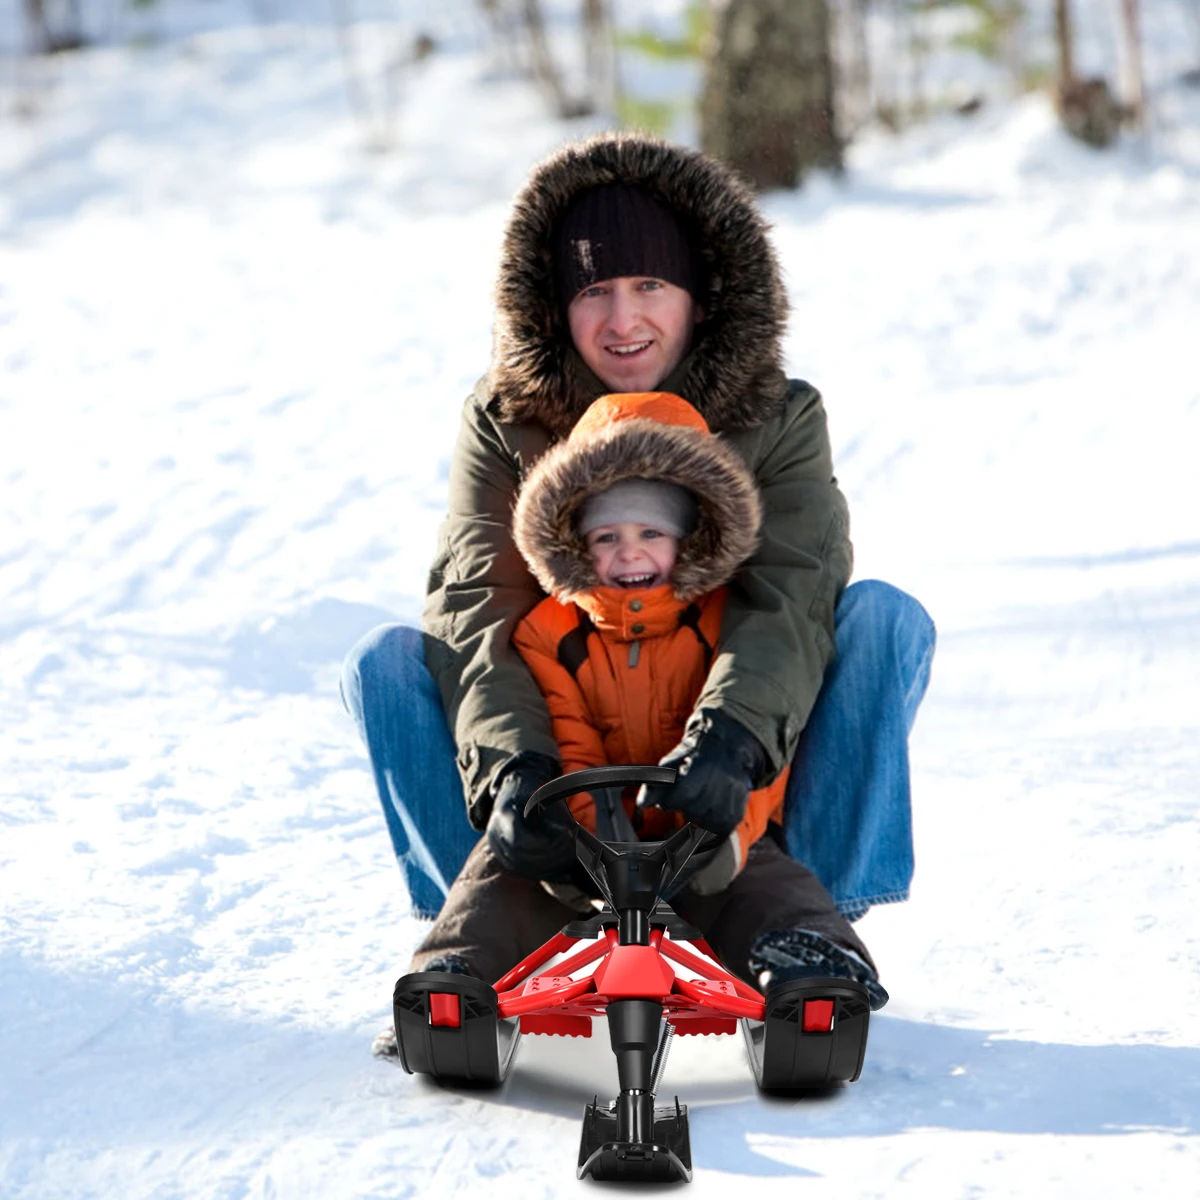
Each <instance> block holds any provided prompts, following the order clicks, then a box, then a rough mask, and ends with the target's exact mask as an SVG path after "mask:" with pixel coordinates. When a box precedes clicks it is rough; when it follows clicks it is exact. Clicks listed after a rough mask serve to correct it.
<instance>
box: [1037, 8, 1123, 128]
mask: <svg viewBox="0 0 1200 1200" xmlns="http://www.w3.org/2000/svg"><path fill="white" fill-rule="evenodd" d="M1054 33H1055V38H1056V40H1057V42H1058V86H1057V88H1056V89H1055V96H1054V99H1055V107H1056V108H1057V109H1058V116H1059V120H1061V121H1062V124H1063V128H1064V129H1065V130H1066V131H1067V132H1068V133H1069V134H1070V135H1071V136H1072V137H1075V138H1078V139H1079V140H1080V141H1081V142H1086V143H1087V144H1088V145H1089V146H1095V147H1097V148H1103V147H1104V146H1109V145H1111V144H1112V141H1113V139H1114V138H1115V137H1116V136H1117V129H1118V126H1119V124H1120V119H1121V115H1122V114H1121V107H1120V105H1118V104H1117V103H1116V101H1115V100H1114V99H1113V95H1112V90H1111V89H1110V88H1109V86H1108V81H1107V80H1105V79H1102V78H1099V77H1097V78H1092V79H1080V78H1079V77H1078V76H1077V75H1076V74H1075V33H1074V27H1073V24H1072V18H1071V2H1070V0H1054Z"/></svg>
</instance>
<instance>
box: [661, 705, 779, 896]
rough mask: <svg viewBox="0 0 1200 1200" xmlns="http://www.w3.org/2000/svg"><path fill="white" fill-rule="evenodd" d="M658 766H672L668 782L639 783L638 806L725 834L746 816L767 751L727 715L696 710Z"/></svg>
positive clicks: (762, 770)
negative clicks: (673, 772) (668, 812)
mask: <svg viewBox="0 0 1200 1200" xmlns="http://www.w3.org/2000/svg"><path fill="white" fill-rule="evenodd" d="M660 766H664V767H674V768H675V769H676V771H677V772H678V774H677V775H676V777H675V782H674V784H670V785H668V784H654V785H652V786H649V787H643V788H642V790H641V792H640V793H639V794H638V805H639V807H645V806H647V805H652V806H655V807H658V808H665V809H669V810H671V811H673V812H679V813H682V814H683V815H684V816H685V817H686V818H687V819H688V820H689V821H691V822H692V823H693V824H694V825H699V826H700V828H701V829H708V830H710V831H711V832H712V833H718V834H720V835H721V836H722V837H727V836H728V835H729V834H731V833H732V832H733V831H734V830H735V829H736V828H737V827H738V825H739V824H741V820H742V818H743V817H744V816H745V815H746V804H747V802H748V801H749V799H750V792H751V791H752V790H753V788H754V781H755V780H756V779H758V778H759V777H760V776H762V775H763V774H765V772H766V770H767V754H766V751H765V750H764V749H763V748H762V746H761V745H760V744H759V741H758V739H757V738H756V737H755V736H754V735H753V734H752V733H750V732H749V731H748V730H747V729H745V728H744V727H743V726H742V725H739V724H738V722H737V721H735V720H734V719H733V718H732V717H727V716H725V714H724V713H722V712H719V711H701V712H698V713H693V714H692V716H691V717H690V718H689V720H688V723H687V726H686V728H685V729H684V732H683V740H682V741H681V742H680V743H679V745H678V746H676V747H675V749H674V750H672V751H671V752H670V753H669V754H668V755H667V756H666V757H665V758H663V759H662V760H661V762H660ZM731 878H732V876H731Z"/></svg>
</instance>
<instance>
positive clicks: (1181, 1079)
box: [428, 1016, 1200, 1175]
mask: <svg viewBox="0 0 1200 1200" xmlns="http://www.w3.org/2000/svg"><path fill="white" fill-rule="evenodd" d="M525 1040H526V1042H528V1041H529V1040H530V1039H525ZM540 1040H544V1041H551V1040H554V1041H557V1040H558V1039H540ZM739 1040H740V1038H739ZM578 1044H579V1045H580V1046H584V1045H586V1046H587V1049H586V1050H578V1049H576V1047H575V1046H571V1047H566V1046H562V1047H561V1049H559V1050H557V1051H555V1052H551V1053H552V1057H548V1056H547V1055H545V1054H543V1055H542V1056H541V1061H538V1062H536V1063H533V1064H532V1069H529V1068H530V1064H529V1063H528V1061H527V1056H526V1046H524V1045H523V1046H522V1048H521V1052H520V1053H521V1056H522V1057H520V1058H518V1061H517V1064H516V1066H515V1067H514V1069H513V1074H512V1075H511V1076H510V1078H509V1080H508V1082H507V1083H506V1084H505V1085H504V1087H503V1088H500V1089H497V1090H496V1091H495V1092H492V1093H482V1094H481V1095H482V1096H484V1097H486V1096H489V1095H490V1096H492V1097H494V1099H495V1101H496V1102H497V1103H503V1104H505V1105H508V1106H512V1107H516V1108H525V1109H529V1110H532V1111H535V1112H544V1113H552V1114H554V1115H557V1116H563V1117H570V1116H577V1115H579V1114H581V1113H582V1111H583V1105H584V1104H586V1103H587V1102H588V1101H590V1100H591V1099H592V1097H593V1095H594V1094H597V1093H598V1094H599V1095H600V1096H601V1098H602V1099H608V1100H611V1099H612V1095H615V1083H616V1080H615V1070H614V1069H613V1068H612V1066H611V1064H610V1063H609V1062H607V1061H604V1060H606V1059H609V1060H610V1059H611V1053H610V1052H609V1050H608V1040H607V1037H606V1036H605V1029H604V1025H603V1024H602V1023H599V1024H597V1026H596V1028H595V1031H594V1033H593V1037H592V1038H591V1039H590V1043H583V1042H582V1041H580V1042H579V1043H578ZM560 1045H561V1043H560ZM715 1048H716V1047H714V1049H715ZM528 1057H532V1056H528ZM711 1059H712V1061H713V1062H714V1063H716V1064H717V1066H718V1068H719V1069H720V1070H722V1071H723V1073H724V1075H725V1077H724V1078H722V1077H720V1076H718V1075H717V1074H716V1069H714V1067H711V1066H710V1067H708V1068H707V1069H706V1073H705V1074H704V1076H703V1077H693V1078H691V1079H686V1080H684V1079H681V1080H680V1081H679V1082H678V1083H676V1082H675V1081H673V1080H672V1079H671V1075H672V1069H671V1067H670V1066H668V1069H667V1080H666V1086H665V1087H664V1094H674V1093H675V1092H676V1091H678V1093H679V1099H680V1101H681V1102H682V1103H684V1104H687V1105H688V1106H689V1108H690V1112H691V1129H692V1142H693V1147H694V1148H697V1151H698V1149H699V1148H703V1153H704V1157H705V1159H706V1160H707V1161H708V1162H709V1163H710V1164H712V1163H719V1164H720V1165H721V1166H722V1167H724V1168H726V1169H728V1170H731V1171H737V1172H739V1173H742V1174H770V1175H780V1174H789V1175H790V1174H803V1173H805V1172H803V1171H802V1170H801V1169H799V1168H792V1167H789V1166H786V1165H785V1164H782V1163H778V1162H775V1161H773V1160H771V1159H768V1158H766V1157H764V1156H763V1155H761V1154H758V1153H757V1152H755V1151H754V1150H753V1148H752V1145H751V1143H752V1142H753V1140H754V1139H755V1138H761V1137H763V1136H766V1137H771V1136H786V1137H793V1138H794V1137H812V1138H822V1139H824V1138H837V1137H880V1136H890V1135H894V1134H900V1133H904V1132H906V1131H908V1130H912V1129H917V1128H937V1129H950V1130H963V1131H972V1132H993V1133H1015V1134H1060V1135H1072V1134H1074V1135H1096V1134H1120V1133H1133V1132H1142V1131H1145V1130H1169V1131H1171V1132H1174V1133H1177V1134H1180V1135H1192V1136H1194V1135H1196V1134H1197V1133H1200V1048H1192V1047H1177V1046H1153V1045H1102V1046H1078V1045H1067V1044H1064V1043H1055V1042H1032V1041H1024V1040H1020V1039H1009V1038H1003V1037H1000V1036H998V1035H997V1034H995V1033H994V1032H993V1031H988V1030H979V1029H961V1028H953V1027H950V1026H945V1025H932V1024H929V1023H927V1022H920V1021H909V1020H904V1019H900V1018H891V1017H887V1016H879V1017H876V1018H875V1019H874V1022H873V1025H872V1030H871V1040H870V1046H869V1048H868V1051H867V1062H866V1066H865V1067H864V1069H863V1074H862V1077H861V1079H860V1080H859V1081H858V1082H857V1083H856V1084H854V1085H852V1086H849V1087H846V1088H839V1089H831V1090H827V1091H822V1092H813V1093H806V1094H802V1095H799V1096H785V1097H779V1096H769V1095H766V1094H763V1093H759V1092H758V1091H757V1089H756V1087H755V1086H754V1083H753V1080H752V1078H751V1076H750V1069H749V1066H748V1065H747V1064H745V1062H744V1061H736V1060H734V1059H732V1058H731V1056H730V1055H729V1054H728V1053H726V1051H725V1048H724V1047H721V1048H720V1050H719V1053H715V1054H712V1055H711ZM523 1060H526V1061H525V1062H524V1063H523ZM555 1061H557V1063H558V1064H559V1066H558V1070H557V1072H554V1071H553V1069H552V1068H553V1064H554V1063H555ZM735 1062H736V1065H735ZM428 1086H434V1085H428ZM607 1092H612V1095H607Z"/></svg>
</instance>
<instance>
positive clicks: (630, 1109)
mask: <svg viewBox="0 0 1200 1200" xmlns="http://www.w3.org/2000/svg"><path fill="white" fill-rule="evenodd" d="M674 781H675V771H674V770H673V769H671V768H669V767H649V766H618V767H595V768H591V769H589V770H584V771H574V772H572V773H571V774H569V775H564V776H562V777H561V778H559V779H555V780H552V781H551V782H550V783H547V784H545V785H544V786H542V787H540V788H539V789H538V790H537V791H536V792H535V793H534V794H533V796H532V797H531V798H530V800H529V803H528V805H527V806H526V814H529V813H531V812H532V811H533V810H534V809H535V808H537V807H538V806H540V805H544V804H551V803H554V802H556V801H560V800H564V799H565V798H566V797H568V796H573V795H575V794H576V793H577V792H584V791H591V792H592V793H593V794H594V795H595V794H597V793H598V792H599V791H600V790H601V789H606V788H616V789H620V788H623V787H626V786H631V785H637V784H644V783H653V784H664V783H665V784H671V783H674ZM574 834H575V847H576V853H577V854H578V856H579V860H580V862H581V863H582V864H583V866H584V867H585V869H586V870H587V872H588V874H589V875H590V876H591V877H592V879H593V880H594V881H595V883H596V886H597V887H598V888H599V890H600V893H601V895H602V897H603V898H604V901H605V903H604V907H603V908H602V909H601V910H600V911H599V912H597V914H596V915H595V916H594V917H591V918H588V919H583V920H578V921H572V922H571V923H570V924H568V925H567V926H565V927H564V928H563V930H562V931H561V932H560V933H558V934H556V935H555V936H554V937H553V938H551V939H550V940H549V941H548V942H547V943H546V944H545V945H544V946H542V947H541V948H540V949H539V950H536V951H535V952H534V953H533V954H531V955H529V956H528V957H527V958H525V959H524V960H523V961H521V962H519V963H517V964H516V966H514V967H513V968H512V969H511V970H510V971H509V972H508V973H507V974H506V975H504V976H503V977H502V978H500V979H498V980H497V981H496V982H495V983H494V984H487V983H485V982H483V981H482V980H479V979H472V978H470V977H469V976H464V975H453V974H445V973H442V972H436V971H422V972H417V973H415V974H411V975H404V976H402V977H401V978H400V979H399V980H398V981H397V983H396V988H395V993H394V997H393V1000H394V1010H395V1021H396V1040H397V1044H398V1047H399V1053H400V1062H401V1064H402V1065H403V1067H404V1069H405V1070H406V1071H408V1072H409V1073H410V1074H411V1073H413V1072H419V1073H422V1074H428V1075H432V1076H434V1077H435V1078H437V1079H439V1080H444V1081H447V1082H454V1083H468V1084H483V1085H488V1084H491V1085H495V1084H499V1083H501V1082H502V1081H503V1080H504V1078H505V1077H506V1076H507V1074H508V1071H509V1068H510V1067H511V1066H512V1063H513V1060H514V1058H515V1055H516V1048H517V1043H518V1041H519V1039H520V1036H521V1034H524V1033H536V1034H558V1035H562V1036H567V1037H590V1036H591V1032H592V1018H593V1017H596V1016H605V1017H606V1018H607V1021H608V1031H609V1039H610V1041H611V1044H612V1049H613V1053H614V1055H615V1056H616V1059H617V1077H618V1080H619V1084H620V1093H619V1094H618V1096H617V1098H616V1099H615V1100H614V1101H613V1102H612V1103H611V1104H608V1105H602V1104H600V1103H599V1100H598V1098H597V1099H596V1100H594V1101H593V1102H592V1103H591V1104H589V1105H588V1106H587V1108H586V1109H585V1111H584V1117H583V1132H582V1136H581V1139H580V1146H579V1162H578V1172H577V1173H578V1175H579V1177H580V1178H582V1177H583V1176H584V1175H587V1174H591V1175H592V1177H593V1178H595V1179H602V1180H638V1181H659V1182H668V1181H671V1180H678V1179H685V1180H690V1179H691V1177H692V1156H691V1143H690V1140H689V1136H688V1113H687V1106H686V1105H681V1104H680V1103H679V1099H678V1097H676V1098H675V1101H674V1104H673V1105H670V1106H664V1107H655V1103H654V1101H655V1096H656V1093H657V1091H658V1085H659V1083H660V1081H661V1078H662V1073H663V1069H664V1067H665V1065H666V1056H667V1050H668V1048H669V1046H670V1043H671V1039H672V1037H673V1036H675V1035H676V1034H701V1033H733V1032H734V1031H735V1029H736V1027H737V1024H738V1022H740V1023H741V1026H742V1032H743V1035H744V1038H745V1045H746V1051H747V1054H748V1056H749V1059H750V1063H751V1067H752V1069H753V1071H754V1078H755V1080H756V1082H757V1083H758V1084H759V1086H760V1087H762V1088H763V1089H764V1090H767V1091H780V1092H788V1091H797V1090H804V1089H810V1088H821V1087H828V1086H831V1085H833V1084H838V1083H846V1082H853V1081H854V1080H856V1079H857V1078H858V1076H859V1072H860V1071H861V1070H862V1064H863V1055H864V1054H865V1052H866V1046H867V1026H868V1022H869V1019H870V1005H869V1001H868V996H867V991H866V988H864V987H863V986H862V985H861V984H859V983H855V982H853V981H851V980H847V979H833V978H806V979H801V980H797V981H794V982H791V983H784V984H781V985H779V986H778V987H775V988H772V989H771V991H770V992H769V993H768V994H767V995H766V996H763V995H762V993H761V992H759V991H757V990H756V989H755V988H752V987H751V986H750V985H749V984H747V983H745V982H743V981H742V980H740V979H737V978H735V977H734V976H733V975H732V974H730V973H729V972H728V971H727V970H726V969H725V968H724V967H723V966H722V965H721V964H720V962H719V961H718V960H717V958H716V955H715V954H714V953H713V951H712V949H711V947H710V946H709V945H708V943H707V942H706V941H705V940H704V938H703V936H702V935H701V933H700V931H699V930H697V929H694V928H692V927H691V926H690V925H688V924H687V923H686V922H684V921H683V920H681V919H680V917H679V916H678V915H677V914H676V913H675V912H674V911H672V909H671V908H670V906H669V905H667V904H666V903H665V902H664V901H663V899H662V897H663V895H664V893H666V892H667V891H668V889H669V888H670V886H671V884H672V883H673V882H674V881H675V880H676V879H677V878H678V876H679V875H680V873H681V872H682V871H683V870H684V868H685V867H686V866H687V864H688V862H689V860H692V859H693V856H704V855H706V854H707V853H708V852H709V851H710V850H712V849H714V848H715V846H716V845H718V844H719V839H717V838H715V837H714V835H712V834H710V833H706V832H705V831H704V830H702V829H699V828H697V827H696V826H695V825H690V824H689V825H684V826H683V827H682V828H681V829H679V830H677V831H676V832H675V833H674V834H672V835H671V836H670V837H669V838H666V839H665V840H664V841H661V842H640V841H613V840H601V838H599V837H597V836H596V835H595V834H593V833H591V832H590V831H589V830H587V829H585V828H584V827H583V826H582V825H580V824H579V823H578V822H574ZM689 947H690V948H689ZM560 955H566V957H565V958H561V959H559V961H557V962H552V960H554V959H556V958H558V956H560ZM677 968H683V969H684V970H685V971H687V972H688V974H687V975H681V974H679V973H678V971H677Z"/></svg>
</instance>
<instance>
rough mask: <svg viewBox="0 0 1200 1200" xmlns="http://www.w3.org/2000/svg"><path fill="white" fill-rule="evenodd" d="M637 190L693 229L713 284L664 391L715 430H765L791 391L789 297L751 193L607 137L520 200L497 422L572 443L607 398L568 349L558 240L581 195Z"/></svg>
mask: <svg viewBox="0 0 1200 1200" xmlns="http://www.w3.org/2000/svg"><path fill="white" fill-rule="evenodd" d="M611 183H624V184H628V185H632V186H635V187H639V188H642V189H644V190H645V191H647V192H649V193H650V194H652V195H654V196H656V197H658V199H660V200H661V201H663V202H664V203H665V204H667V205H668V206H669V207H670V208H672V209H673V210H674V211H675V212H676V213H677V214H678V215H679V216H680V218H681V219H682V220H683V222H684V224H685V225H686V226H687V227H688V230H689V233H690V235H691V237H692V238H693V239H694V244H695V246H696V249H697V251H698V252H699V255H700V258H701V260H702V262H703V264H704V268H705V272H706V275H707V288H706V293H705V295H704V297H703V299H702V307H703V309H704V316H705V319H704V320H703V321H702V322H701V324H700V325H699V326H697V339H696V343H695V345H694V346H693V348H692V349H691V351H690V352H689V353H688V355H687V357H686V358H685V359H684V361H683V362H682V363H681V364H680V366H679V367H678V368H677V369H676V370H675V371H674V372H672V374H671V375H670V376H669V377H668V379H666V380H664V381H662V383H661V384H660V386H661V387H664V388H669V389H673V390H677V391H679V392H681V393H682V394H683V395H685V396H687V397H688V399H689V400H690V401H691V402H692V403H693V404H694V405H695V406H696V408H697V409H698V410H699V412H700V413H701V414H702V415H703V416H704V418H705V420H706V421H707V422H708V425H709V427H710V428H711V429H712V430H713V431H714V432H718V433H721V432H728V431H730V430H734V429H745V428H750V427H753V426H755V425H759V424H761V423H762V422H763V421H764V420H765V419H766V418H767V416H769V415H770V413H771V412H773V411H774V410H775V409H776V408H777V407H778V405H779V403H780V401H781V399H782V397H783V394H784V390H785V387H786V378H785V375H784V371H783V367H782V352H781V346H780V343H781V339H782V336H783V331H784V327H785V325H786V321H787V297H786V293H785V291H784V288H783V283H782V280H781V276H780V272H779V265H778V262H777V261H776V258H775V253H774V250H773V249H772V247H771V244H770V241H769V239H768V237H767V225H766V222H765V221H764V220H763V218H762V216H761V215H760V214H759V212H758V209H757V206H756V205H755V201H754V196H753V193H752V192H751V191H750V190H749V188H747V187H746V186H745V185H744V184H742V183H741V182H740V181H739V180H738V179H737V177H736V176H735V175H734V174H733V173H732V172H731V171H730V170H729V169H728V168H726V167H725V166H723V165H721V164H720V163H718V162H717V161H716V160H714V159H712V158H709V157H707V156H705V155H703V154H700V153H698V152H697V151H694V150H688V149H685V148H683V147H680V146H674V145H671V144H669V143H667V142H662V141H659V140H658V139H656V138H651V137H647V136H645V135H642V134H629V133H606V134H599V135H597V136H595V137H592V138H589V139H588V140H586V141H583V142H578V143H574V144H572V145H569V146H566V147H564V148H562V149H561V150H559V151H558V152H557V153H555V154H553V155H551V156H550V157H549V158H547V159H546V160H545V161H544V162H542V163H541V164H540V165H539V166H537V167H536V168H535V169H534V170H533V172H532V174H531V175H530V177H529V179H528V181H527V182H526V184H525V186H524V187H523V188H522V189H521V191H520V192H519V193H518V194H517V196H516V199H515V200H514V203H513V210H512V213H511V216H510V218H509V223H508V229H507V232H506V233H505V237H504V245H503V252H502V256H501V266H500V273H499V278H498V280H497V285H496V308H497V313H496V324H495V334H494V342H493V348H492V365H491V370H490V373H489V378H488V383H489V388H490V390H491V393H492V403H493V406H494V410H495V412H496V413H497V415H498V416H499V418H500V420H501V421H504V422H519V421H539V422H541V423H542V424H543V425H545V426H546V427H547V428H548V429H550V430H551V432H552V433H554V434H555V435H556V436H558V437H565V436H566V435H567V433H568V432H569V431H570V429H571V428H572V426H574V424H575V422H576V421H577V420H578V419H579V417H580V416H581V415H582V414H583V412H584V410H585V409H586V408H587V406H588V405H589V404H590V403H591V402H592V401H593V400H595V399H596V398H597V397H598V396H599V395H601V394H602V393H603V392H604V391H605V390H606V389H605V387H604V385H603V384H602V383H600V381H599V380H597V379H596V377H595V376H594V375H593V374H592V373H591V371H589V370H588V368H587V367H586V366H585V365H584V363H583V361H582V359H581V358H580V357H579V355H578V353H577V352H576V351H575V349H574V347H573V346H572V344H571V338H570V333H569V331H568V328H567V322H566V316H565V314H564V312H563V307H562V304H561V302H560V300H559V298H558V297H557V296H556V294H555V287H554V270H553V263H552V260H551V250H550V247H551V234H552V232H553V230H554V226H555V223H556V222H557V221H558V219H559V218H560V217H561V216H562V214H563V212H564V210H565V209H566V207H567V205H568V204H569V203H570V201H571V200H572V198H573V197H574V196H576V195H577V194H578V193H580V192H582V191H584V190H586V189H588V188H592V187H596V186H599V185H601V184H611Z"/></svg>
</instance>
